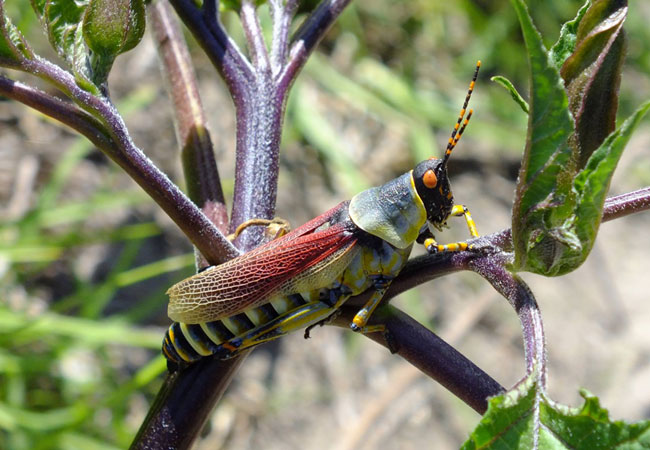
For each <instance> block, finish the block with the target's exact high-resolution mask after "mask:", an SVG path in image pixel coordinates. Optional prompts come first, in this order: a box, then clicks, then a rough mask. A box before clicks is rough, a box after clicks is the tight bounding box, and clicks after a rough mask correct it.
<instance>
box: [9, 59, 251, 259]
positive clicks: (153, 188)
mask: <svg viewBox="0 0 650 450" xmlns="http://www.w3.org/2000/svg"><path fill="white" fill-rule="evenodd" d="M21 69H22V70H24V71H25V72H28V73H32V74H36V75H38V76H39V77H41V78H43V79H45V80H47V81H48V82H50V83H52V84H54V85H55V86H56V87H58V88H59V89H61V90H62V91H63V93H64V94H66V95H67V96H68V97H69V98H71V99H72V100H73V101H74V102H75V103H76V104H77V106H79V107H81V108H83V109H84V110H85V111H86V112H87V113H88V114H90V115H91V116H93V117H94V119H95V121H96V122H99V123H101V125H102V128H103V130H104V135H108V136H109V137H110V143H109V142H108V141H107V140H106V139H105V138H104V137H100V136H98V135H97V134H94V133H89V134H84V136H86V137H87V138H88V139H89V140H90V141H91V142H92V143H93V144H95V145H96V146H97V147H98V148H99V149H101V150H102V151H103V152H104V153H105V154H106V155H107V156H108V157H110V158H111V159H112V160H113V161H115V162H116V163H117V164H118V165H119V166H120V167H122V168H123V169H124V171H125V172H127V173H128V174H129V175H130V176H131V177H132V178H133V179H134V180H135V181H136V182H137V183H138V184H139V185H140V186H141V187H142V188H143V189H144V190H145V192H147V193H148V194H149V195H150V196H151V198H153V199H154V200H155V201H156V203H158V205H159V206H160V207H161V208H162V209H163V210H164V211H165V212H166V213H167V215H169V217H170V218H171V219H172V220H174V222H176V224H177V225H178V226H179V228H180V229H181V230H182V231H183V232H184V233H185V235H187V236H188V238H189V239H190V240H191V241H192V243H193V244H194V245H195V246H196V247H197V248H198V249H199V250H200V251H201V253H202V254H203V255H204V256H205V257H206V259H208V261H210V262H211V263H212V264H216V263H219V262H222V261H225V260H227V259H230V258H233V257H235V256H237V255H238V254H239V252H238V251H237V250H236V249H235V248H234V247H233V246H232V244H231V243H230V241H228V240H227V239H226V238H225V236H224V235H223V234H222V233H221V232H220V231H219V230H218V229H217V228H216V227H215V226H214V225H213V224H212V222H210V220H208V218H207V217H206V216H205V215H204V214H203V213H202V212H201V211H200V210H199V209H198V208H197V207H196V205H195V204H194V203H192V202H191V201H190V199H189V198H187V197H186V196H185V194H183V192H181V190H180V189H178V187H177V186H176V185H175V184H174V183H172V182H171V181H170V180H169V178H167V176H166V175H165V174H164V173H162V172H161V171H160V170H159V169H158V168H157V167H156V166H155V165H154V164H153V162H152V161H151V160H150V159H149V158H147V157H146V155H145V154H144V153H143V152H142V151H141V150H140V149H139V148H138V147H136V146H135V144H134V143H133V141H132V140H131V137H130V135H129V132H128V129H127V128H126V124H125V123H124V120H123V119H122V117H121V116H120V114H119V112H118V111H117V110H116V109H115V107H114V106H113V105H112V104H111V102H110V100H109V99H107V98H105V97H102V98H100V97H95V96H94V95H92V94H90V93H89V92H87V91H85V90H83V89H81V88H80V87H79V86H77V84H76V82H75V80H74V77H73V76H72V75H71V74H70V73H68V72H66V71H65V70H63V69H61V68H60V67H58V66H56V65H54V64H52V63H51V62H49V61H46V60H44V59H42V58H38V57H36V58H35V59H33V60H28V61H25V62H24V63H23V64H22V68H21ZM39 98H40V97H39ZM36 100H38V99H36ZM47 107H48V105H43V112H44V113H45V114H48V112H46V111H45V110H44V109H46V108H47ZM51 117H53V118H55V119H57V120H60V121H61V122H62V123H66V120H68V118H66V117H60V116H58V115H57V111H52V114H51ZM82 131H83V130H80V132H82Z"/></svg>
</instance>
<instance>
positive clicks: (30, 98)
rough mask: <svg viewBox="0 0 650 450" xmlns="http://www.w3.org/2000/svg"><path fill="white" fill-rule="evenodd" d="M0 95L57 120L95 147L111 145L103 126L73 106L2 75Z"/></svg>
mask: <svg viewBox="0 0 650 450" xmlns="http://www.w3.org/2000/svg"><path fill="white" fill-rule="evenodd" d="M0 94H2V95H3V96H5V97H7V98H11V99H13V100H16V101H18V102H20V103H22V104H24V105H26V106H29V107H30V108H33V109H35V110H37V111H39V112H41V113H43V114H45V115H47V116H50V117H54V118H56V119H58V120H59V121H60V122H61V123H63V124H64V125H67V126H69V127H70V128H72V129H73V130H76V131H78V132H79V133H80V134H82V135H84V136H87V137H88V138H89V139H90V140H91V141H93V142H96V145H97V146H100V145H101V146H111V145H113V140H112V139H111V137H110V136H109V135H108V134H107V133H106V132H105V130H104V127H103V125H102V124H101V123H99V122H98V121H97V120H96V119H95V118H94V117H93V116H91V115H89V114H88V113H86V112H85V111H83V110H82V109H80V108H79V107H78V106H76V105H74V104H71V103H69V102H66V101H64V100H61V99H60V98H57V97H54V96H52V95H50V94H48V93H46V92H43V91H41V90H40V89H37V88H34V87H31V86H28V85H26V84H23V83H21V82H20V81H14V80H12V79H10V78H7V77H5V76H2V75H0Z"/></svg>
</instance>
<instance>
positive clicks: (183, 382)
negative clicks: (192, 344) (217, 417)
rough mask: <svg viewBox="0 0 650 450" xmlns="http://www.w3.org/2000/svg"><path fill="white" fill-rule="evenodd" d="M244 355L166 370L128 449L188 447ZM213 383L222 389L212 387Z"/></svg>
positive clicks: (203, 424)
mask: <svg viewBox="0 0 650 450" xmlns="http://www.w3.org/2000/svg"><path fill="white" fill-rule="evenodd" d="M247 354H248V353H244V354H243V355H241V356H239V357H238V358H233V359H229V360H218V359H214V358H204V359H202V360H201V361H199V362H197V363H196V364H192V365H191V366H189V367H187V368H186V369H184V370H182V371H176V372H174V373H171V374H170V373H168V374H167V376H166V378H165V381H164V383H163V386H162V388H161V389H160V391H159V392H158V395H157V396H156V399H155V400H154V403H153V404H152V405H151V408H150V409H149V413H148V414H147V417H146V418H145V420H144V422H143V423H142V425H141V426H140V430H138V434H137V435H136V436H135V438H134V440H133V443H132V444H131V447H130V448H131V449H142V450H148V449H157V448H169V449H172V448H173V449H176V450H182V449H189V448H192V444H193V443H194V441H195V440H196V438H197V437H199V435H200V433H201V430H202V429H203V427H204V426H205V422H206V421H207V419H208V417H210V413H211V412H212V409H213V408H214V405H215V404H216V403H217V402H218V401H219V399H220V398H221V396H222V394H223V390H224V389H225V387H226V386H228V385H229V384H230V382H231V381H232V377H233V376H234V374H235V373H236V372H237V370H238V369H239V367H240V366H241V364H242V362H243V361H244V359H245V356H246V355H247ZM215 374H218V378H217V379H215V378H214V376H215ZM215 384H219V385H220V386H222V387H223V389H215V388H213V385H215Z"/></svg>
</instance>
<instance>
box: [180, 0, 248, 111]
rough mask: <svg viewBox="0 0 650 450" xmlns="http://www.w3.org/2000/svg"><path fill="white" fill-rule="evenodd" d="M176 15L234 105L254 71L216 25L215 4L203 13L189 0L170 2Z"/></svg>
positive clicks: (217, 19) (216, 12)
mask: <svg viewBox="0 0 650 450" xmlns="http://www.w3.org/2000/svg"><path fill="white" fill-rule="evenodd" d="M170 3H171V4H172V6H173V7H174V9H175V10H176V13H177V14H178V16H179V17H180V18H181V20H182V21H183V22H184V23H185V25H186V26H187V28H188V29H189V30H190V31H191V32H192V35H193V36H194V38H195V39H196V40H197V42H198V43H199V45H200V46H201V48H203V50H204V51H205V53H206V55H208V58H210V61H211V62H212V64H213V65H214V67H215V68H216V69H217V71H219V73H220V74H221V76H222V78H223V79H224V81H225V82H226V85H227V86H228V89H229V90H230V93H231V95H232V97H233V99H234V100H235V101H237V99H238V98H240V97H241V96H243V95H245V94H246V86H247V85H248V83H251V82H252V81H253V79H254V77H255V76H254V73H253V67H252V66H251V64H250V63H249V62H248V60H247V59H246V57H245V56H244V55H243V54H242V52H241V51H240V50H239V48H238V47H237V45H236V44H235V42H234V41H233V40H232V39H230V37H229V36H228V35H227V34H226V32H225V30H224V29H223V27H222V26H221V23H219V17H218V8H217V6H216V2H215V1H214V0H212V1H206V2H205V3H204V6H203V11H201V10H199V9H198V7H197V6H196V5H195V4H194V2H192V1H190V0H170Z"/></svg>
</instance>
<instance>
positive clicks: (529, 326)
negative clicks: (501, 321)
mask: <svg viewBox="0 0 650 450" xmlns="http://www.w3.org/2000/svg"><path fill="white" fill-rule="evenodd" d="M511 261H512V258H510V257H509V256H508V255H505V254H500V253H496V254H493V255H489V256H487V257H482V258H477V259H475V260H473V261H472V262H471V263H470V267H471V269H472V270H473V271H474V272H476V273H477V274H479V275H481V276H482V277H483V278H485V279H486V280H487V281H488V282H489V283H490V284H491V285H492V287H494V289H496V290H497V292H499V293H500V294H501V295H503V296H504V297H505V298H506V299H507V300H508V303H510V305H512V307H513V308H514V309H515V311H517V315H518V316H519V320H520V321H521V325H522V331H523V338H524V353H525V358H526V372H527V373H528V374H531V373H532V372H533V370H534V368H535V367H539V376H540V380H539V381H540V386H541V387H542V388H545V386H546V344H545V340H544V327H543V324H542V317H541V314H540V312H539V307H538V306H537V302H536V301H535V297H534V296H533V293H532V292H531V290H530V288H529V287H528V286H527V285H526V283H524V281H523V280H522V279H521V278H519V277H518V276H517V275H515V274H512V273H510V272H509V271H508V270H506V266H507V264H509V263H510V262H511Z"/></svg>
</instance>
